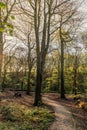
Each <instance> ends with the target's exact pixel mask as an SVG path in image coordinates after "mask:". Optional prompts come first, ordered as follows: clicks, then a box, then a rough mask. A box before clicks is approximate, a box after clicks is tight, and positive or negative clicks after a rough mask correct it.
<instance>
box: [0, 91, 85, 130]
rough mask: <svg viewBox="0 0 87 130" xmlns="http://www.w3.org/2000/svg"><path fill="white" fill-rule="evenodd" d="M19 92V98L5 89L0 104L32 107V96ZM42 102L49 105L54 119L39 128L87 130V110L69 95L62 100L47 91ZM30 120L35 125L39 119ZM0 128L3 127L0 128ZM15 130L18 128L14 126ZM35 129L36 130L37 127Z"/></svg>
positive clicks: (40, 129)
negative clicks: (47, 124)
mask: <svg viewBox="0 0 87 130" xmlns="http://www.w3.org/2000/svg"><path fill="white" fill-rule="evenodd" d="M21 93H22V96H21V97H20V98H15V97H14V92H12V91H6V92H4V93H0V106H1V105H4V104H5V105H7V106H8V105H9V104H11V105H15V106H16V107H17V106H18V107H19V106H20V105H21V107H22V108H23V106H24V108H23V109H26V108H25V106H26V107H28V108H34V107H33V102H34V99H33V96H27V95H25V93H23V92H21ZM43 102H44V104H46V105H47V106H48V107H49V109H50V110H51V114H53V115H55V121H54V122H53V123H52V124H51V125H50V127H49V128H48V129H47V128H46V129H43V128H39V130H87V112H85V111H84V109H82V108H79V107H78V105H76V104H75V102H74V101H73V99H72V98H71V97H69V96H68V98H67V100H62V99H60V98H59V96H58V94H54V93H48V94H43ZM43 107H44V106H43ZM7 112H8V111H7ZM34 112H35V111H34ZM40 113H41V110H40ZM38 114H39V113H38ZM38 118H40V117H38ZM31 119H32V118H31ZM1 121H2V120H1V117H0V122H1ZM32 121H33V123H34V125H35V124H36V122H38V121H39V119H34V120H33V119H32ZM0 125H1V124H0ZM38 125H39V123H37V126H38ZM43 125H44V122H43ZM37 126H36V127H37ZM9 128H10V127H9ZM9 128H8V129H9ZM8 129H6V130H8ZM0 130H4V129H3V128H2V129H1V128H0ZM10 130H11V129H10ZM12 130H13V129H12ZM15 130H19V129H16V128H15ZM20 130H22V129H20ZM24 130H25V129H24ZM26 130H34V129H26ZM35 130H38V128H37V129H35Z"/></svg>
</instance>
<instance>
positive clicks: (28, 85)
mask: <svg viewBox="0 0 87 130" xmlns="http://www.w3.org/2000/svg"><path fill="white" fill-rule="evenodd" d="M30 75H31V70H30V69H29V72H28V80H27V91H26V94H27V95H30Z"/></svg>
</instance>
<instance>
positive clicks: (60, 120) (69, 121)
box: [43, 97, 81, 130]
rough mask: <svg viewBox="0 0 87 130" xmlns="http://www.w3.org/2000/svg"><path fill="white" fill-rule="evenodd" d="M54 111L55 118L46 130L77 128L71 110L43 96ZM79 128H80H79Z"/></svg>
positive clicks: (73, 129)
mask: <svg viewBox="0 0 87 130" xmlns="http://www.w3.org/2000/svg"><path fill="white" fill-rule="evenodd" d="M43 99H44V101H45V103H47V104H48V105H50V106H51V107H52V108H53V110H54V111H55V116H56V120H55V122H54V123H53V124H52V125H51V126H50V128H49V129H48V130H77V129H76V128H75V123H74V120H73V117H72V114H71V112H70V111H69V110H68V108H66V107H65V106H62V105H61V104H60V103H58V102H57V101H53V100H50V99H48V98H47V97H44V98H43ZM80 130H81V129H80Z"/></svg>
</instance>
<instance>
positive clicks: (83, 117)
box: [43, 93, 87, 130]
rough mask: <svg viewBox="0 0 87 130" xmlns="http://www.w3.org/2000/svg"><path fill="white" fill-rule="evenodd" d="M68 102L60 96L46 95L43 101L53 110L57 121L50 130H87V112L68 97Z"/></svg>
mask: <svg viewBox="0 0 87 130" xmlns="http://www.w3.org/2000/svg"><path fill="white" fill-rule="evenodd" d="M67 97H68V98H67V99H66V100H62V99H60V98H59V96H58V94H52V93H51V94H44V95H43V100H44V102H45V103H46V104H48V105H49V106H51V107H52V108H53V111H54V112H55V117H56V119H55V121H54V123H53V124H52V125H51V126H50V128H49V130H87V112H86V111H84V110H83V109H82V108H80V107H79V106H78V105H76V103H75V102H74V100H73V98H72V97H70V96H67Z"/></svg>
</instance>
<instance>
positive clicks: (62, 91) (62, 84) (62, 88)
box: [61, 42, 65, 98]
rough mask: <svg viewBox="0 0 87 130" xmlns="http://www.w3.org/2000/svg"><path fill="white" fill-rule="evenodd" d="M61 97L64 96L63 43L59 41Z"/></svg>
mask: <svg viewBox="0 0 87 130" xmlns="http://www.w3.org/2000/svg"><path fill="white" fill-rule="evenodd" d="M61 98H65V88H64V43H63V42H61Z"/></svg>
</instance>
